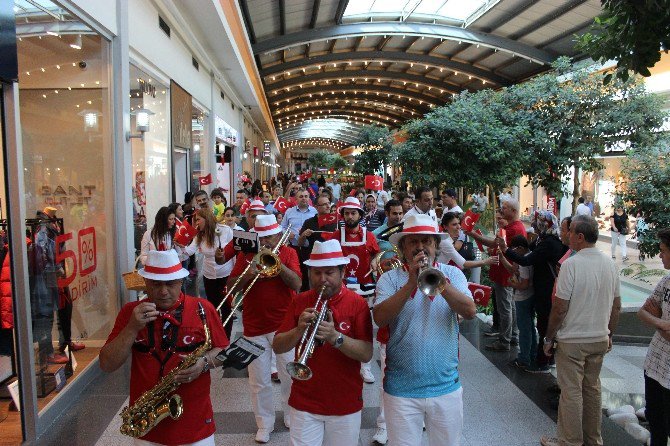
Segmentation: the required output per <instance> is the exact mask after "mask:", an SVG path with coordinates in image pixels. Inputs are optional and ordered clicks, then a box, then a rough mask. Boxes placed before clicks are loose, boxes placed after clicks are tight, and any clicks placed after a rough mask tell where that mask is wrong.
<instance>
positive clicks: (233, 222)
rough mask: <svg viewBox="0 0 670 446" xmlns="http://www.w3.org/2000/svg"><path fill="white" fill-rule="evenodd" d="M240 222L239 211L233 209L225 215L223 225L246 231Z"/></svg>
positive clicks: (229, 209)
mask: <svg viewBox="0 0 670 446" xmlns="http://www.w3.org/2000/svg"><path fill="white" fill-rule="evenodd" d="M239 222H240V213H239V211H238V210H237V209H235V208H233V207H230V208H228V209H226V211H225V212H224V213H223V223H224V224H225V225H226V226H230V228H231V229H235V230H238V231H244V229H243V228H242V227H241V226H239Z"/></svg>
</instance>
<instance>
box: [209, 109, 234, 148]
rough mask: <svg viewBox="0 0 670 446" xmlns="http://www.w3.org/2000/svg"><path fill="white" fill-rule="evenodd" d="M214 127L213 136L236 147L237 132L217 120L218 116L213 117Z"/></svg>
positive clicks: (219, 119) (222, 121) (221, 120)
mask: <svg viewBox="0 0 670 446" xmlns="http://www.w3.org/2000/svg"><path fill="white" fill-rule="evenodd" d="M214 126H215V134H216V137H217V138H218V139H220V140H222V141H223V142H226V143H228V144H231V145H233V146H236V145H237V140H238V136H237V130H235V129H234V128H233V127H231V126H230V125H229V124H228V123H227V122H226V121H224V120H223V119H221V118H219V117H218V116H215V117H214Z"/></svg>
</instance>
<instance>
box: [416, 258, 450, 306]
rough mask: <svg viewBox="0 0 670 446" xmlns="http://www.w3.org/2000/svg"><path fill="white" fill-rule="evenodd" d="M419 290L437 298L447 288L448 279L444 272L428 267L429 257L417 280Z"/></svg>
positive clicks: (425, 260) (425, 259) (424, 262)
mask: <svg viewBox="0 0 670 446" xmlns="http://www.w3.org/2000/svg"><path fill="white" fill-rule="evenodd" d="M416 281H417V284H418V288H419V290H421V292H422V293H423V294H425V295H426V296H431V297H432V296H437V295H438V294H440V293H441V292H442V290H444V288H445V287H446V286H447V278H446V277H445V276H444V274H443V273H442V271H440V270H439V269H437V268H433V267H432V266H428V257H425V258H424V260H423V265H422V266H421V269H420V270H419V275H418V276H417V278H416Z"/></svg>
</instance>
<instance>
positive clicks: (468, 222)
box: [461, 209, 482, 232]
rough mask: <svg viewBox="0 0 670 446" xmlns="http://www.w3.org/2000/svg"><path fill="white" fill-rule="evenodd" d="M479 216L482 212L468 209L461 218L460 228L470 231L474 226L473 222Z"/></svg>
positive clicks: (475, 221)
mask: <svg viewBox="0 0 670 446" xmlns="http://www.w3.org/2000/svg"><path fill="white" fill-rule="evenodd" d="M481 216H482V214H477V213H475V212H472V210H470V209H468V211H467V212H466V213H465V215H464V216H463V219H462V220H461V229H463V230H464V231H465V232H470V231H472V230H473V229H474V228H475V223H477V220H479V217H481Z"/></svg>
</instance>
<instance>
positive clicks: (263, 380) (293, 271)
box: [230, 214, 302, 443]
mask: <svg viewBox="0 0 670 446" xmlns="http://www.w3.org/2000/svg"><path fill="white" fill-rule="evenodd" d="M253 230H254V231H255V232H257V233H258V239H259V243H260V245H261V246H262V247H265V248H267V249H270V250H271V249H274V248H275V246H276V245H277V243H278V242H279V240H280V239H281V235H282V229H281V226H279V224H278V223H277V219H276V218H275V216H274V215H263V214H260V215H258V216H256V218H255V222H254V229H253ZM277 255H278V256H279V260H280V261H281V270H280V272H279V274H278V275H277V276H275V277H271V278H263V277H262V276H261V278H259V280H258V281H257V282H256V284H255V285H254V286H253V287H252V288H251V290H250V291H249V293H248V295H247V296H246V297H245V298H244V308H243V310H242V319H243V320H244V337H245V338H247V339H249V340H250V341H252V342H254V343H256V344H259V345H261V346H262V347H264V348H265V351H264V352H263V353H262V354H261V355H260V356H259V357H258V358H256V359H255V360H254V361H253V362H251V364H249V368H248V370H249V390H250V391H251V405H252V408H253V411H254V415H255V417H256V426H257V427H258V431H257V432H256V442H258V443H267V442H268V441H270V433H272V431H273V430H274V425H275V409H274V402H273V393H272V382H271V378H270V375H271V370H270V368H271V363H272V361H271V357H272V340H273V339H274V335H275V331H276V330H277V329H278V328H279V326H280V325H281V323H282V321H283V320H284V316H285V314H286V310H287V309H288V307H289V305H290V303H291V301H292V300H293V297H294V296H295V293H296V292H297V291H299V290H300V286H301V285H302V276H301V274H300V264H299V262H298V255H297V254H296V252H295V250H294V249H292V248H290V247H288V246H281V247H280V248H279V250H278V253H277ZM253 257H254V254H252V253H243V252H241V253H239V254H238V255H237V260H236V262H235V267H234V268H233V271H232V273H231V278H230V283H235V281H236V280H237V278H238V277H239V276H240V275H241V274H242V273H243V272H244V270H245V269H246V267H247V265H248V264H249V262H251V261H252V259H253ZM256 274H257V272H256V271H255V268H249V270H248V272H247V273H246V274H245V275H243V276H242V278H241V281H240V287H241V288H240V289H244V288H246V287H247V285H248V284H249V282H251V280H252V279H253V278H254V277H255V276H256ZM276 358H277V369H278V372H279V378H280V379H281V394H282V406H283V408H284V424H285V425H286V427H289V426H290V424H289V419H288V397H289V393H290V391H291V378H290V376H289V375H288V372H287V371H286V364H287V363H288V362H289V361H291V360H292V359H293V351H292V350H290V351H286V352H284V353H283V354H281V355H276Z"/></svg>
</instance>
